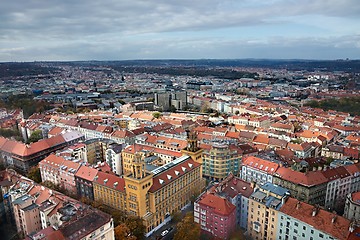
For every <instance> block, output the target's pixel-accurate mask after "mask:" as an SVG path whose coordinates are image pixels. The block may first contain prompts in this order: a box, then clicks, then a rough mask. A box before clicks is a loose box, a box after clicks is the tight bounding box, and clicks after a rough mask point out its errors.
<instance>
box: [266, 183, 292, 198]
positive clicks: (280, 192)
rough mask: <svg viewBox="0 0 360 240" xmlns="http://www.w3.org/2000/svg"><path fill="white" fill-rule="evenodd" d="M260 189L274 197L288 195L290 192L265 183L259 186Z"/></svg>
mask: <svg viewBox="0 0 360 240" xmlns="http://www.w3.org/2000/svg"><path fill="white" fill-rule="evenodd" d="M261 188H262V189H264V190H266V191H269V192H272V193H275V194H276V195H279V196H285V195H290V191H289V190H288V189H286V188H283V187H280V186H278V185H275V184H272V183H265V184H264V185H262V186H261Z"/></svg>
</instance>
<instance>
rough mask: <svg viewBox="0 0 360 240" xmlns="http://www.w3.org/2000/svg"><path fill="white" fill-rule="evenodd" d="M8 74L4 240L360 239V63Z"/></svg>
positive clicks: (59, 65)
mask: <svg viewBox="0 0 360 240" xmlns="http://www.w3.org/2000/svg"><path fill="white" fill-rule="evenodd" d="M0 65H1V74H2V77H1V79H0V81H1V102H0V104H1V105H0V106H1V112H0V113H1V114H0V116H1V118H0V126H1V129H0V130H1V135H2V137H0V157H1V158H0V159H1V168H2V171H1V181H0V186H1V191H2V209H3V210H2V222H1V224H2V228H1V229H3V230H2V231H3V234H6V236H7V238H9V239H24V238H25V239H34V240H35V239H357V238H358V235H359V234H360V225H359V221H358V220H359V217H360V211H359V209H360V203H359V201H360V200H359V199H360V163H359V162H358V161H359V157H360V144H359V139H360V131H359V130H360V113H359V109H360V108H359V91H360V87H359V86H360V74H359V72H360V71H359V67H360V61H355V60H337V61H301V60H297V61H285V60H282V61H271V60H263V61H258V60H257V61H254V60H191V61H190V60H161V61H111V62H101V61H100V62H93V61H92V62H34V63H1V64H0ZM298 69H302V70H298Z"/></svg>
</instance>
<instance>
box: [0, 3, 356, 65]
mask: <svg viewBox="0 0 360 240" xmlns="http://www.w3.org/2000/svg"><path fill="white" fill-rule="evenodd" d="M199 58H282V59H294V58H296V59H339V58H350V59H360V0H42V1H41V0H1V7H0V61H2V62H4V61H41V60H125V59H199Z"/></svg>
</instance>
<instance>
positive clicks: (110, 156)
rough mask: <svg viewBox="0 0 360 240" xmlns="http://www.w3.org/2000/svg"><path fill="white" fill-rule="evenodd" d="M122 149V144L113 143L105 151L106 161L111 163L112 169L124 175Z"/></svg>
mask: <svg viewBox="0 0 360 240" xmlns="http://www.w3.org/2000/svg"><path fill="white" fill-rule="evenodd" d="M122 149H123V145H122V144H112V145H110V146H109V148H108V149H106V152H105V161H106V163H107V164H109V166H110V168H111V171H112V172H113V173H115V174H117V175H122V159H121V151H122Z"/></svg>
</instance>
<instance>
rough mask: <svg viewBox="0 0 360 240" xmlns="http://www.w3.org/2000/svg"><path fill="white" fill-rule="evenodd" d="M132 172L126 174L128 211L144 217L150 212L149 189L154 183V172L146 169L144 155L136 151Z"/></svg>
mask: <svg viewBox="0 0 360 240" xmlns="http://www.w3.org/2000/svg"><path fill="white" fill-rule="evenodd" d="M130 168H131V172H130V173H129V174H127V175H125V176H124V180H125V187H126V188H125V189H126V196H127V198H126V203H127V204H126V206H127V212H128V213H129V214H131V215H135V216H138V217H141V218H142V217H143V216H145V215H146V213H148V212H149V197H148V191H149V189H150V187H151V186H152V184H153V174H152V173H150V172H148V171H146V169H145V162H144V159H143V156H142V155H141V154H140V153H135V156H134V158H133V160H132V162H131V167H130Z"/></svg>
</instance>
